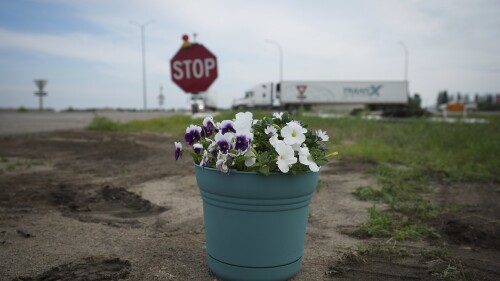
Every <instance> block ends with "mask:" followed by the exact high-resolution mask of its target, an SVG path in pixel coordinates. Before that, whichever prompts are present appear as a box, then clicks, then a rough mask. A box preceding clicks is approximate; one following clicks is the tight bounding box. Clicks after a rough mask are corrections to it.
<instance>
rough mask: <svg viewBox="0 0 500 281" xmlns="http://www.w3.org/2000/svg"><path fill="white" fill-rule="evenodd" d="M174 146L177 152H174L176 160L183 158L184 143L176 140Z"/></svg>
mask: <svg viewBox="0 0 500 281" xmlns="http://www.w3.org/2000/svg"><path fill="white" fill-rule="evenodd" d="M174 146H175V152H174V157H175V160H177V159H179V158H182V143H180V142H174Z"/></svg>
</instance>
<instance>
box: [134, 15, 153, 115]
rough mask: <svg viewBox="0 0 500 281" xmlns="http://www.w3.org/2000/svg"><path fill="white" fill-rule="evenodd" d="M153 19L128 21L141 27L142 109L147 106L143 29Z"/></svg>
mask: <svg viewBox="0 0 500 281" xmlns="http://www.w3.org/2000/svg"><path fill="white" fill-rule="evenodd" d="M154 22H155V21H154V20H150V21H148V22H146V23H144V24H139V23H137V22H135V21H130V23H131V24H134V25H137V26H138V27H139V28H140V29H141V42H142V93H143V96H144V111H146V110H147V109H148V106H147V93H146V92H147V91H146V46H145V43H144V29H145V28H146V26H148V25H149V24H151V23H154Z"/></svg>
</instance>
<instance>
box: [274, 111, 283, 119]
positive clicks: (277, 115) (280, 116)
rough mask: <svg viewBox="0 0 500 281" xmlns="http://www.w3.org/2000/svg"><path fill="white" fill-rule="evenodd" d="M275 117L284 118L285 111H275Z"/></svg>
mask: <svg viewBox="0 0 500 281" xmlns="http://www.w3.org/2000/svg"><path fill="white" fill-rule="evenodd" d="M273 117H274V118H276V119H279V120H281V118H283V112H280V113H278V112H275V113H273Z"/></svg>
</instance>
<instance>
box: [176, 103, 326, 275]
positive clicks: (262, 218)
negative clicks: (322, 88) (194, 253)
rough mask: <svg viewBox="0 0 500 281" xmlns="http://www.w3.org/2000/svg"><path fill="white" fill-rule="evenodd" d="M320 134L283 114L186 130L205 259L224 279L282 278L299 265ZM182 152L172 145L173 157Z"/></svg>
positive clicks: (319, 159) (241, 116)
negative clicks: (200, 209)
mask: <svg viewBox="0 0 500 281" xmlns="http://www.w3.org/2000/svg"><path fill="white" fill-rule="evenodd" d="M328 140H329V137H328V136H327V135H326V132H323V131H321V130H317V131H315V132H312V131H311V130H308V129H307V126H306V125H304V124H301V123H300V122H298V121H295V120H292V119H291V117H290V115H288V114H287V113H274V114H273V116H272V117H269V118H268V117H265V118H262V119H260V120H255V119H253V115H252V113H250V112H245V113H238V114H236V116H235V119H233V120H223V121H222V122H220V123H216V122H215V121H214V120H213V118H212V117H206V118H205V119H204V120H203V123H202V124H200V126H197V125H190V126H189V127H188V128H187V129H186V134H185V136H184V141H185V142H186V144H187V145H188V146H190V147H191V148H192V151H191V156H192V157H193V160H194V166H195V173H196V181H197V183H198V187H199V189H200V193H201V196H202V199H203V216H204V224H205V237H206V249H207V260H208V266H209V267H210V269H211V270H212V271H213V272H214V273H215V275H217V276H218V277H220V278H222V279H223V280H249V281H250V280H251V281H257V280H286V279H288V278H290V277H292V276H293V275H295V274H296V273H297V272H298V271H299V270H300V267H301V262H302V254H303V248H304V240H305V233H306V226H307V219H308V214H309V205H310V201H311V198H312V196H313V193H314V191H315V188H316V185H317V182H318V178H319V170H320V167H321V166H322V165H324V164H326V163H327V160H328V157H329V156H332V155H335V154H336V153H331V154H328V148H327V147H326V144H325V143H326V142H328ZM182 152H183V146H182V144H181V143H180V142H175V159H176V160H177V159H178V158H180V157H182Z"/></svg>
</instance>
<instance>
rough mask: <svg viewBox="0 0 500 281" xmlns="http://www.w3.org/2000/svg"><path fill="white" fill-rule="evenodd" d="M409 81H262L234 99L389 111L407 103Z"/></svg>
mask: <svg viewBox="0 0 500 281" xmlns="http://www.w3.org/2000/svg"><path fill="white" fill-rule="evenodd" d="M408 98H409V97H408V82H406V81H283V82H281V83H263V84H259V85H256V86H254V87H253V88H251V89H250V90H248V91H246V92H245V96H244V97H243V98H241V99H237V100H235V101H234V102H233V108H235V109H251V108H281V109H285V110H294V109H296V108H298V107H300V106H304V107H305V108H306V109H309V108H311V107H313V106H320V105H350V106H367V107H368V108H369V109H371V110H386V109H390V108H398V107H404V106H406V105H408Z"/></svg>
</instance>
